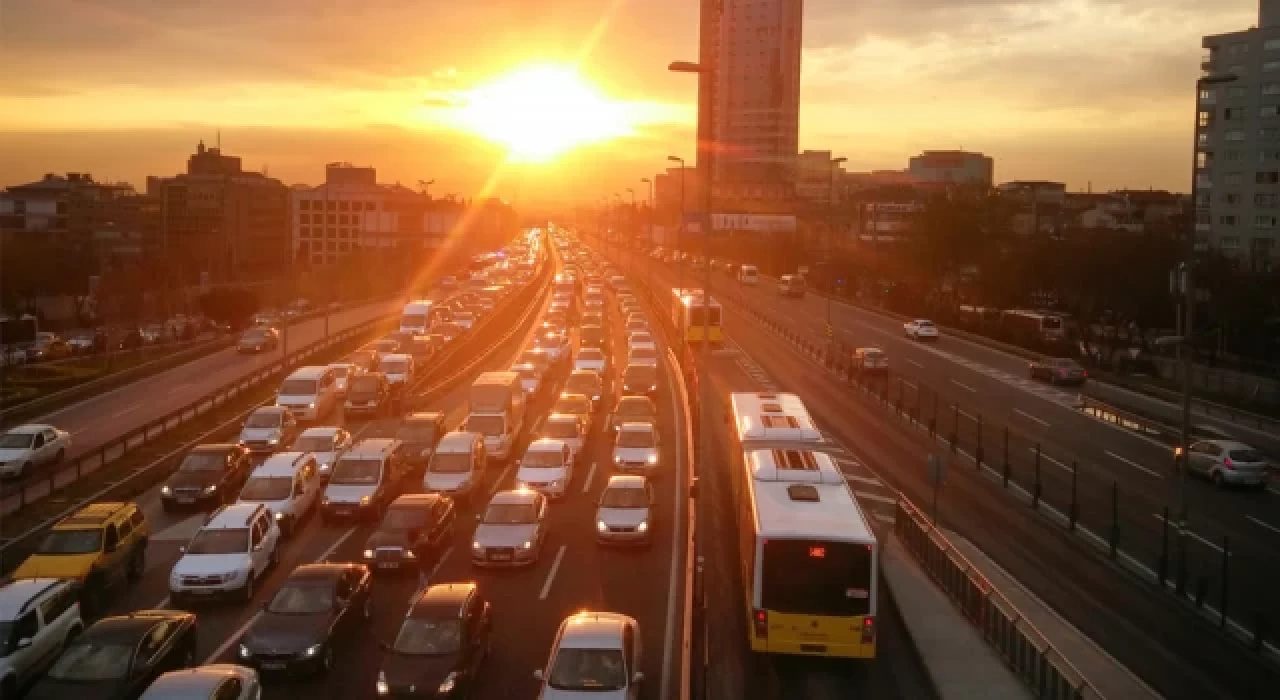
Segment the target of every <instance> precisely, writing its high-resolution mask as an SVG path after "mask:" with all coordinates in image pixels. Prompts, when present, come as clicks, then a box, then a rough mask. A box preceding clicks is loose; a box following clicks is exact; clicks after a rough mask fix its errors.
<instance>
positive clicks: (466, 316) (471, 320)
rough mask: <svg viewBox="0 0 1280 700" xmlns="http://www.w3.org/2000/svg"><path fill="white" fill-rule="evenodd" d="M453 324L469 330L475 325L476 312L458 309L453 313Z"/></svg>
mask: <svg viewBox="0 0 1280 700" xmlns="http://www.w3.org/2000/svg"><path fill="white" fill-rule="evenodd" d="M453 324H454V325H455V326H457V327H459V328H461V329H462V330H463V331H469V330H471V329H472V328H474V327H475V325H476V314H475V312H474V311H470V310H468V311H459V312H457V313H455V314H454V315H453Z"/></svg>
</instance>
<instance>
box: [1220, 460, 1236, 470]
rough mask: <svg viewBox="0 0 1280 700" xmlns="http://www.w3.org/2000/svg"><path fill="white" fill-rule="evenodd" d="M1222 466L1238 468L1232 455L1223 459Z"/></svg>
mask: <svg viewBox="0 0 1280 700" xmlns="http://www.w3.org/2000/svg"><path fill="white" fill-rule="evenodd" d="M1222 466H1224V467H1226V468H1227V469H1235V468H1236V465H1235V464H1234V463H1233V462H1232V461H1231V458H1230V457H1227V458H1225V459H1223V460H1222Z"/></svg>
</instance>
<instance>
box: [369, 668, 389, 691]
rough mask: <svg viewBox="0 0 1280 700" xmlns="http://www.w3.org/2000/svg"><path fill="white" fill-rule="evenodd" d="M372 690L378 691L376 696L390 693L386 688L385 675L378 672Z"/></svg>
mask: <svg viewBox="0 0 1280 700" xmlns="http://www.w3.org/2000/svg"><path fill="white" fill-rule="evenodd" d="M373 687H374V690H377V691H378V695H386V694H388V693H390V692H391V688H390V687H388V686H387V674H386V673H384V672H382V671H378V682H377V683H374V684H373Z"/></svg>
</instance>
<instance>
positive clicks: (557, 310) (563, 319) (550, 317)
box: [546, 305, 570, 326]
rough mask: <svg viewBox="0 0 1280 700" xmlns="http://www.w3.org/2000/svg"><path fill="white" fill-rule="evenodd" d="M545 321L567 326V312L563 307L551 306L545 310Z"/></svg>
mask: <svg viewBox="0 0 1280 700" xmlns="http://www.w3.org/2000/svg"><path fill="white" fill-rule="evenodd" d="M546 320H547V321H549V322H551V323H556V324H559V325H562V326H568V325H569V321H570V317H569V311H568V309H566V308H565V307H563V306H559V307H557V306H554V305H553V306H552V307H551V308H549V309H548V310H547V315H546Z"/></svg>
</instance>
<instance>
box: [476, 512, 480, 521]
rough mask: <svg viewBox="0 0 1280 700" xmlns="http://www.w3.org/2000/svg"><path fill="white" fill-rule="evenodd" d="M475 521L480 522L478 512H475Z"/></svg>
mask: <svg viewBox="0 0 1280 700" xmlns="http://www.w3.org/2000/svg"><path fill="white" fill-rule="evenodd" d="M476 522H480V514H479V513H476Z"/></svg>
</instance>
